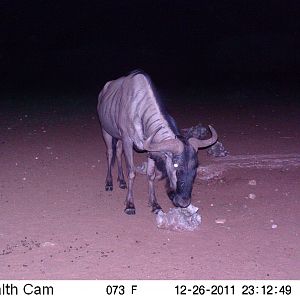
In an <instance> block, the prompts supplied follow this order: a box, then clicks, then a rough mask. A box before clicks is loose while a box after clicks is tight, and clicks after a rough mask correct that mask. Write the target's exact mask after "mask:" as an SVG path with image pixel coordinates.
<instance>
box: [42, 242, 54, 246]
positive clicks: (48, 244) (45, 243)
mask: <svg viewBox="0 0 300 300" xmlns="http://www.w3.org/2000/svg"><path fill="white" fill-rule="evenodd" d="M41 246H42V247H53V246H55V244H54V243H51V242H44V243H42V245H41Z"/></svg>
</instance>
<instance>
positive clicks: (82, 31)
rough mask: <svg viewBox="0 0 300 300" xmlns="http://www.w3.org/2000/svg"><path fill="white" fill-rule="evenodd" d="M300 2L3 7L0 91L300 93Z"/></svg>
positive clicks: (7, 4) (51, 3)
mask: <svg viewBox="0 0 300 300" xmlns="http://www.w3.org/2000/svg"><path fill="white" fill-rule="evenodd" d="M298 3H299V1H288V0H287V1H276V0H274V1H268V0H264V1H241V0H239V1H225V0H224V1H214V0H207V1H206V0H204V1H177V0H172V1H163V0H162V1H153V0H152V1H136V0H132V1H99V0H98V1H72V2H71V1H11V0H9V1H3V0H2V1H1V2H0V14H1V17H0V30H1V32H0V68H1V86H2V88H1V89H2V90H11V91H12V90H13V91H21V90H31V91H34V90H51V89H52V90H59V89H62V90H74V91H76V90H85V91H90V92H91V93H98V91H99V90H100V89H101V87H102V86H103V84H104V83H105V82H106V81H108V80H111V79H114V78H116V77H118V76H121V75H123V74H126V73H127V72H129V71H130V70H132V69H135V68H141V69H143V70H144V71H146V72H147V73H149V74H150V76H151V77H152V78H153V80H154V82H155V83H156V84H157V85H158V86H161V87H170V88H184V87H187V88H199V86H201V87H202V88H205V87H208V86H210V87H216V88H217V87H218V86H226V85H228V86H229V85H230V86H235V85H239V86H240V85H244V84H246V85H247V84H248V85H255V84H258V83H259V84H260V85H262V86H265V85H267V86H277V87H278V86H289V85H290V86H292V85H293V86H294V87H295V86H297V82H298V80H299V64H300V51H299V49H300V38H299V16H300V10H299V7H300V5H299V4H298Z"/></svg>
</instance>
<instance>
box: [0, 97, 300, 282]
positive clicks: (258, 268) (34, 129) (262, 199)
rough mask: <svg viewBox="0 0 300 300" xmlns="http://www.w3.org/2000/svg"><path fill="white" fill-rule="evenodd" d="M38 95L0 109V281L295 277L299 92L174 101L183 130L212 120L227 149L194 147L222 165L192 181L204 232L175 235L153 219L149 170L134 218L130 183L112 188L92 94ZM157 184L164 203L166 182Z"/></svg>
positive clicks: (139, 184) (299, 256)
mask: <svg viewBox="0 0 300 300" xmlns="http://www.w3.org/2000/svg"><path fill="white" fill-rule="evenodd" d="M34 97H35V100H34V101H33V100H32V99H31V98H30V96H20V97H19V99H17V101H16V99H15V98H14V99H10V98H9V97H7V98H5V99H2V100H4V102H3V104H2V106H1V110H0V118H1V119H0V122H1V126H0V166H1V173H0V205H1V210H0V216H1V217H0V278H1V279H75V278H76V279H300V251H299V249H300V232H299V228H300V198H299V195H300V185H299V178H300V169H299V160H300V158H299V155H300V151H299V149H300V139H299V132H300V130H299V129H300V123H299V122H300V120H299V113H300V107H299V105H296V104H294V101H293V99H289V98H285V97H284V96H282V99H280V101H278V99H279V98H278V95H273V96H270V97H271V98H270V99H267V100H265V99H256V98H255V95H254V96H253V99H246V100H247V102H246V104H243V101H244V100H245V99H244V100H243V99H239V100H240V101H230V99H224V102H222V103H221V102H220V103H218V104H217V105H211V100H213V99H210V98H209V97H206V98H205V97H204V99H203V102H201V103H200V102H199V103H198V104H197V103H196V102H195V101H194V102H191V104H189V105H185V106H183V105H182V104H180V101H178V104H175V105H174V106H173V108H172V110H171V113H172V115H173V116H174V117H175V119H176V120H177V121H178V124H179V125H180V127H181V128H184V127H189V126H192V125H195V124H197V123H198V121H199V120H201V121H202V122H203V123H205V124H213V125H214V127H215V128H216V129H217V131H218V133H219V137H220V141H221V142H223V144H224V145H225V147H226V148H227V150H229V152H230V156H229V157H227V158H224V159H222V158H220V159H215V158H212V157H210V156H208V155H207V154H206V151H205V150H201V151H199V159H200V161H201V166H202V167H208V168H209V166H211V165H212V164H213V165H214V168H215V169H217V170H219V171H220V170H221V172H219V173H218V176H217V177H216V176H212V178H211V179H209V180H208V179H205V178H201V174H200V173H199V178H197V180H196V182H195V185H194V189H193V204H194V205H196V206H198V207H199V208H200V214H201V216H202V224H201V226H200V228H199V230H196V231H194V232H175V231H168V230H162V229H158V228H157V227H156V223H155V217H154V215H153V214H152V213H151V212H150V208H149V207H148V206H147V182H146V178H145V176H142V175H139V176H137V179H136V182H135V203H136V210H137V214H136V215H134V216H128V215H126V214H125V213H124V212H123V209H124V205H123V202H124V199H125V193H126V191H123V190H120V189H118V188H117V187H116V188H115V190H114V191H113V192H105V190H104V180H105V174H106V160H105V147H104V143H103V141H102V138H101V136H100V126H99V123H98V119H97V115H96V111H95V109H96V97H97V96H95V98H94V99H93V98H91V97H90V98H88V97H87V100H85V99H84V97H83V96H82V97H81V96H80V97H79V96H76V97H77V98H76V97H72V96H64V97H61V96H59V97H58V96H53V97H51V96H40V97H39V98H37V96H34ZM272 97H274V99H275V98H276V97H277V98H276V99H275V100H277V102H274V101H273V100H274V99H272ZM280 97H281V96H280ZM237 98H238V97H237ZM178 99H179V100H180V99H181V96H180V95H179V96H178ZM261 100H265V101H263V102H262V101H261ZM85 101H86V102H85ZM279 103H281V104H279ZM216 108H217V109H216ZM264 155H265V156H264ZM266 157H268V160H267V162H266V161H264V158H266ZM144 158H145V155H144V154H137V155H136V157H135V159H136V161H137V163H141V162H143V161H144ZM226 159H227V160H226ZM228 159H229V160H230V159H231V161H233V165H232V164H231V165H230V164H229V165H228V164H226V163H225V162H226V161H227V162H228ZM256 160H257V164H260V163H262V164H263V166H261V167H259V166H258V167H255V163H254V164H253V162H255V161H256ZM239 161H241V163H239ZM243 161H244V162H245V161H246V162H247V163H248V165H247V166H245V163H244V164H243V163H242V162H243ZM249 165H250V166H249ZM215 169H214V170H215ZM250 180H255V182H256V185H251V184H249V181H250ZM156 186H157V195H158V199H159V202H160V204H161V205H162V207H163V208H164V209H165V210H168V209H169V208H170V207H171V203H170V201H169V200H168V199H167V197H166V194H165V192H164V184H163V182H158V183H157V185H156ZM250 194H253V195H254V196H249V195H250ZM251 198H253V199H251ZM216 219H224V220H223V221H224V223H223V224H222V223H221V224H220V223H216Z"/></svg>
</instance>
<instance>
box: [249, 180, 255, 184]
mask: <svg viewBox="0 0 300 300" xmlns="http://www.w3.org/2000/svg"><path fill="white" fill-rule="evenodd" d="M248 184H249V185H256V180H255V179H251V180H249V181H248Z"/></svg>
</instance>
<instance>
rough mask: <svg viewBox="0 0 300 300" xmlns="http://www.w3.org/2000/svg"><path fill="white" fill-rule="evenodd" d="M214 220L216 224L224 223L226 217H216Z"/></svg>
mask: <svg viewBox="0 0 300 300" xmlns="http://www.w3.org/2000/svg"><path fill="white" fill-rule="evenodd" d="M215 222H216V223H217V224H224V223H225V222H226V219H223V218H217V219H215Z"/></svg>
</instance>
